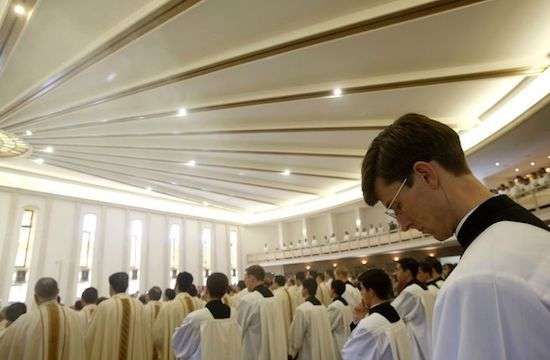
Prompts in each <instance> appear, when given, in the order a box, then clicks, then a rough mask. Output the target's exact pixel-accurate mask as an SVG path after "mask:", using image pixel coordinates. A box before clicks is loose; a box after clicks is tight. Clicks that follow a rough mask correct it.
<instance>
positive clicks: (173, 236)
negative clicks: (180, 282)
mask: <svg viewBox="0 0 550 360" xmlns="http://www.w3.org/2000/svg"><path fill="white" fill-rule="evenodd" d="M169 238H170V287H171V288H172V289H173V288H174V287H175V285H176V277H177V276H178V268H179V263H180V226H179V225H178V224H172V225H170V232H169Z"/></svg>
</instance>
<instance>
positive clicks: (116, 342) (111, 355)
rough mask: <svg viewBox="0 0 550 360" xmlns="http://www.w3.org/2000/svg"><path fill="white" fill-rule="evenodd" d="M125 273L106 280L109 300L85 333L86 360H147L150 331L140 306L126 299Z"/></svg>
mask: <svg viewBox="0 0 550 360" xmlns="http://www.w3.org/2000/svg"><path fill="white" fill-rule="evenodd" d="M128 283H129V276H128V274H127V273H125V272H118V273H114V274H112V275H111V276H109V285H110V289H109V292H110V295H111V298H109V299H107V300H105V301H102V302H101V303H100V304H99V305H98V307H97V310H96V312H95V315H94V317H93V319H92V321H91V323H90V325H89V327H88V331H87V333H86V355H87V359H88V360H104V359H119V360H149V359H151V357H152V344H151V328H150V326H149V323H148V322H147V319H146V318H145V311H144V309H143V305H142V304H141V302H140V301H139V300H137V299H135V298H133V297H130V296H129V295H128V294H127V293H126V291H127V290H128Z"/></svg>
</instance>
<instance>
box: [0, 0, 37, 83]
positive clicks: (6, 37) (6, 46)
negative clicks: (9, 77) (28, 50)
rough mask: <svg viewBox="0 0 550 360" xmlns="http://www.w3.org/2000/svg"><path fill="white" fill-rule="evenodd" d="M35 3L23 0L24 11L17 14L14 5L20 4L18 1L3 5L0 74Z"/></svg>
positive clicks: (0, 27) (34, 1) (0, 33)
mask: <svg viewBox="0 0 550 360" xmlns="http://www.w3.org/2000/svg"><path fill="white" fill-rule="evenodd" d="M35 4H36V0H27V1H25V3H24V8H23V10H24V13H21V14H17V13H16V11H15V9H16V6H18V5H19V6H22V5H21V4H19V1H14V0H11V1H8V4H7V5H5V6H6V15H5V16H4V20H3V21H2V23H1V24H0V74H1V73H2V70H3V69H4V65H5V64H6V63H7V62H8V58H9V56H10V54H11V53H12V50H13V49H14V48H15V44H16V43H17V40H18V39H19V37H20V36H21V34H23V31H24V30H25V26H26V25H27V23H28V20H29V16H30V14H32V12H33V10H34V5H35ZM0 20H2V19H0Z"/></svg>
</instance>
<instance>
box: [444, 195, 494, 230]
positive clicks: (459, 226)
mask: <svg viewBox="0 0 550 360" xmlns="http://www.w3.org/2000/svg"><path fill="white" fill-rule="evenodd" d="M493 197H494V196H491V197H490V198H489V199H492V198H493ZM489 199H487V200H489ZM487 200H485V201H487ZM485 201H483V202H482V203H481V204H477V205H476V206H474V207H473V208H472V209H471V210H470V211H468V212H467V213H466V215H464V217H463V218H462V220H460V222H459V223H458V226H457V227H456V229H455V234H454V235H455V238H458V233H459V232H460V228H462V225H464V223H465V222H466V220H467V219H468V218H469V217H470V215H472V213H473V212H474V211H476V210H477V208H478V207H480V206H481V205H482V204H484V203H485Z"/></svg>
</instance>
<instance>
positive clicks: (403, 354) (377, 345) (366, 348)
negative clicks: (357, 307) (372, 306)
mask: <svg viewBox="0 0 550 360" xmlns="http://www.w3.org/2000/svg"><path fill="white" fill-rule="evenodd" d="M341 354H342V359H343V360H365V359H368V360H410V359H411V358H412V354H411V351H410V338H409V336H408V331H407V329H406V328H405V324H404V323H403V321H402V320H399V321H397V322H395V323H393V324H392V323H390V322H389V321H388V320H387V319H386V318H385V317H384V316H382V315H380V314H378V313H373V314H371V315H368V316H367V317H365V318H364V319H362V320H361V321H360V322H359V324H358V325H357V327H356V328H355V329H354V330H353V332H352V333H351V335H350V337H349V339H348V341H347V342H346V343H345V344H344V348H343V349H342V353H341Z"/></svg>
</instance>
